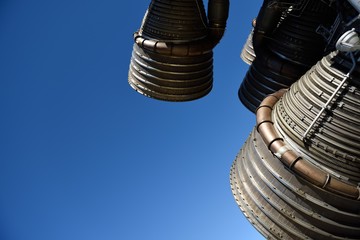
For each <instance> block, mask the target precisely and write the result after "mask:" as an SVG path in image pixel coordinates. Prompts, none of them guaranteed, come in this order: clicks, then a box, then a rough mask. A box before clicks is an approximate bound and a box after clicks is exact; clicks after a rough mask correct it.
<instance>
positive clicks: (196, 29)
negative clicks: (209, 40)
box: [142, 0, 207, 41]
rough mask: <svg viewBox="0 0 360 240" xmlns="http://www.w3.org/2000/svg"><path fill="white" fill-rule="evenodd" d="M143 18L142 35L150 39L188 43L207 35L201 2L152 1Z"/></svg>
mask: <svg viewBox="0 0 360 240" xmlns="http://www.w3.org/2000/svg"><path fill="white" fill-rule="evenodd" d="M145 17H146V18H145V19H144V24H143V27H142V35H144V36H147V37H150V38H154V39H163V40H165V39H166V40H179V41H189V39H191V40H195V39H202V38H204V37H205V36H206V35H207V18H206V14H205V10H204V5H203V2H202V0H161V1H152V2H151V4H150V6H149V9H148V13H147V15H146V16H145Z"/></svg>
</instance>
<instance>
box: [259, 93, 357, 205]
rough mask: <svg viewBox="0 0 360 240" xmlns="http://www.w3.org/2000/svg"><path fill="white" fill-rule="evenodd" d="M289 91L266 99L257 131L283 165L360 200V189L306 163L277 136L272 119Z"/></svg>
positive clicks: (314, 181) (347, 196) (260, 108)
mask: <svg viewBox="0 0 360 240" xmlns="http://www.w3.org/2000/svg"><path fill="white" fill-rule="evenodd" d="M286 91H287V90H285V89H282V90H279V91H277V92H275V93H274V94H270V95H269V96H268V97H266V98H265V99H264V100H263V101H262V102H261V104H260V106H259V107H258V108H257V110H256V124H257V130H258V132H259V133H260V135H261V137H262V138H263V140H264V142H265V143H266V145H267V146H268V148H269V150H270V151H271V152H272V153H273V154H274V155H275V156H277V157H278V158H279V159H280V161H281V162H282V163H284V164H285V165H286V166H287V167H288V168H289V169H291V170H293V171H294V172H295V173H296V174H298V175H299V176H301V177H302V178H304V179H306V180H307V181H309V182H310V183H312V184H314V185H315V186H317V187H320V188H323V189H325V190H328V191H329V192H332V193H334V194H338V195H341V196H343V197H346V198H350V199H355V200H360V188H359V186H356V185H353V184H351V183H348V182H343V181H340V180H338V179H336V178H332V177H331V176H330V174H329V173H327V172H325V171H323V170H321V169H319V168H318V167H316V166H315V165H313V164H312V163H310V162H308V161H306V160H305V159H303V158H302V157H301V156H299V155H298V154H297V153H296V152H295V151H294V150H292V149H291V147H289V146H288V145H287V144H286V143H285V142H284V140H283V139H282V138H281V137H280V136H279V134H277V132H276V130H275V128H274V126H273V121H272V117H271V113H272V109H273V106H274V105H275V103H276V102H277V101H278V100H279V99H280V98H281V96H282V95H283V94H284V93H285V92H286Z"/></svg>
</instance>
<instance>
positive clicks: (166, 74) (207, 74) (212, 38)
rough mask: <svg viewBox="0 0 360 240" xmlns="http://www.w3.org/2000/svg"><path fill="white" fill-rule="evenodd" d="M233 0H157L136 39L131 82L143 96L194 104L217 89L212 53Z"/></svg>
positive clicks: (147, 14) (130, 73) (151, 6)
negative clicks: (206, 1) (230, 0)
mask: <svg viewBox="0 0 360 240" xmlns="http://www.w3.org/2000/svg"><path fill="white" fill-rule="evenodd" d="M228 10H229V1H228V0H210V1H209V4H208V17H207V16H206V13H205V9H204V6H203V2H202V0H195V1H194V0H173V1H170V0H152V1H151V3H150V6H149V8H148V10H147V12H146V14H145V16H144V19H143V22H142V25H141V28H140V30H139V31H137V32H135V34H134V41H135V43H134V47H133V52H132V57H131V62H130V69H129V77H128V81H129V84H130V86H131V87H132V88H134V89H135V90H136V91H138V92H139V93H141V94H143V95H145V96H148V97H151V98H155V99H159V100H165V101H190V100H194V99H197V98H201V97H203V96H205V95H206V94H208V93H209V92H210V90H211V88H212V83H213V52H212V50H213V48H214V47H215V46H216V45H217V43H218V42H219V41H220V39H221V38H222V36H223V34H224V32H225V27H226V20H227V18H228Z"/></svg>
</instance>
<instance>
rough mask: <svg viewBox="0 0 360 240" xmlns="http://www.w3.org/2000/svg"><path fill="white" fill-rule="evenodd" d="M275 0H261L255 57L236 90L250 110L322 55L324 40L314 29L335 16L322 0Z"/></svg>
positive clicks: (332, 10)
mask: <svg viewBox="0 0 360 240" xmlns="http://www.w3.org/2000/svg"><path fill="white" fill-rule="evenodd" d="M275 2H277V4H274V2H272V3H271V4H270V3H267V1H265V2H264V4H263V6H262V7H261V10H260V12H259V14H258V16H257V18H256V25H255V27H254V32H253V36H252V40H253V41H252V44H253V49H254V52H255V54H256V58H255V59H254V60H253V62H252V64H251V66H250V67H249V70H248V73H247V75H246V77H245V78H244V80H243V82H242V83H241V86H240V88H239V92H238V94H239V98H240V101H241V102H242V103H243V104H244V105H245V107H247V108H248V109H249V110H250V111H252V112H255V110H256V108H257V107H258V106H259V104H260V102H261V101H262V100H263V98H264V97H265V96H267V95H268V94H271V93H273V92H275V91H277V90H279V89H281V88H284V87H285V88H286V87H289V86H290V85H291V84H292V83H294V82H295V81H296V80H298V79H299V78H300V77H301V76H302V75H303V74H304V73H305V72H306V71H307V70H308V69H310V67H311V66H312V65H313V64H315V63H316V62H317V61H318V60H320V59H321V58H322V57H323V55H324V49H325V46H326V42H325V40H324V38H323V37H322V36H321V35H320V34H318V33H317V28H318V27H319V26H320V25H324V26H331V24H332V23H333V22H334V20H335V17H336V10H335V9H334V8H332V7H329V6H328V5H327V4H326V3H324V2H323V1H303V3H302V4H301V5H300V4H299V5H298V6H296V8H295V7H293V6H287V5H286V7H284V6H283V5H282V4H281V2H282V1H275ZM284 2H285V1H284Z"/></svg>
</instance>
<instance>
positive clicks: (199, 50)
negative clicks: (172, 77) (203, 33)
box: [134, 32, 217, 57]
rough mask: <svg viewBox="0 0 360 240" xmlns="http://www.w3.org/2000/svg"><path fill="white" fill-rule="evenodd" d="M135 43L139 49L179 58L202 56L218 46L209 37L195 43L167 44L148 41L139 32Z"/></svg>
mask: <svg viewBox="0 0 360 240" xmlns="http://www.w3.org/2000/svg"><path fill="white" fill-rule="evenodd" d="M134 41H135V43H136V44H137V45H138V46H139V47H141V48H145V49H147V50H150V51H152V52H155V53H159V54H164V55H170V56H179V57H186V56H197V55H202V54H204V53H207V52H210V51H212V49H213V48H214V46H215V45H216V44H217V42H216V41H215V40H213V39H210V38H209V37H207V38H205V39H203V40H198V41H195V42H186V43H174V42H165V41H159V40H156V39H146V38H145V37H144V36H141V35H140V34H139V32H135V33H134Z"/></svg>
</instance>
